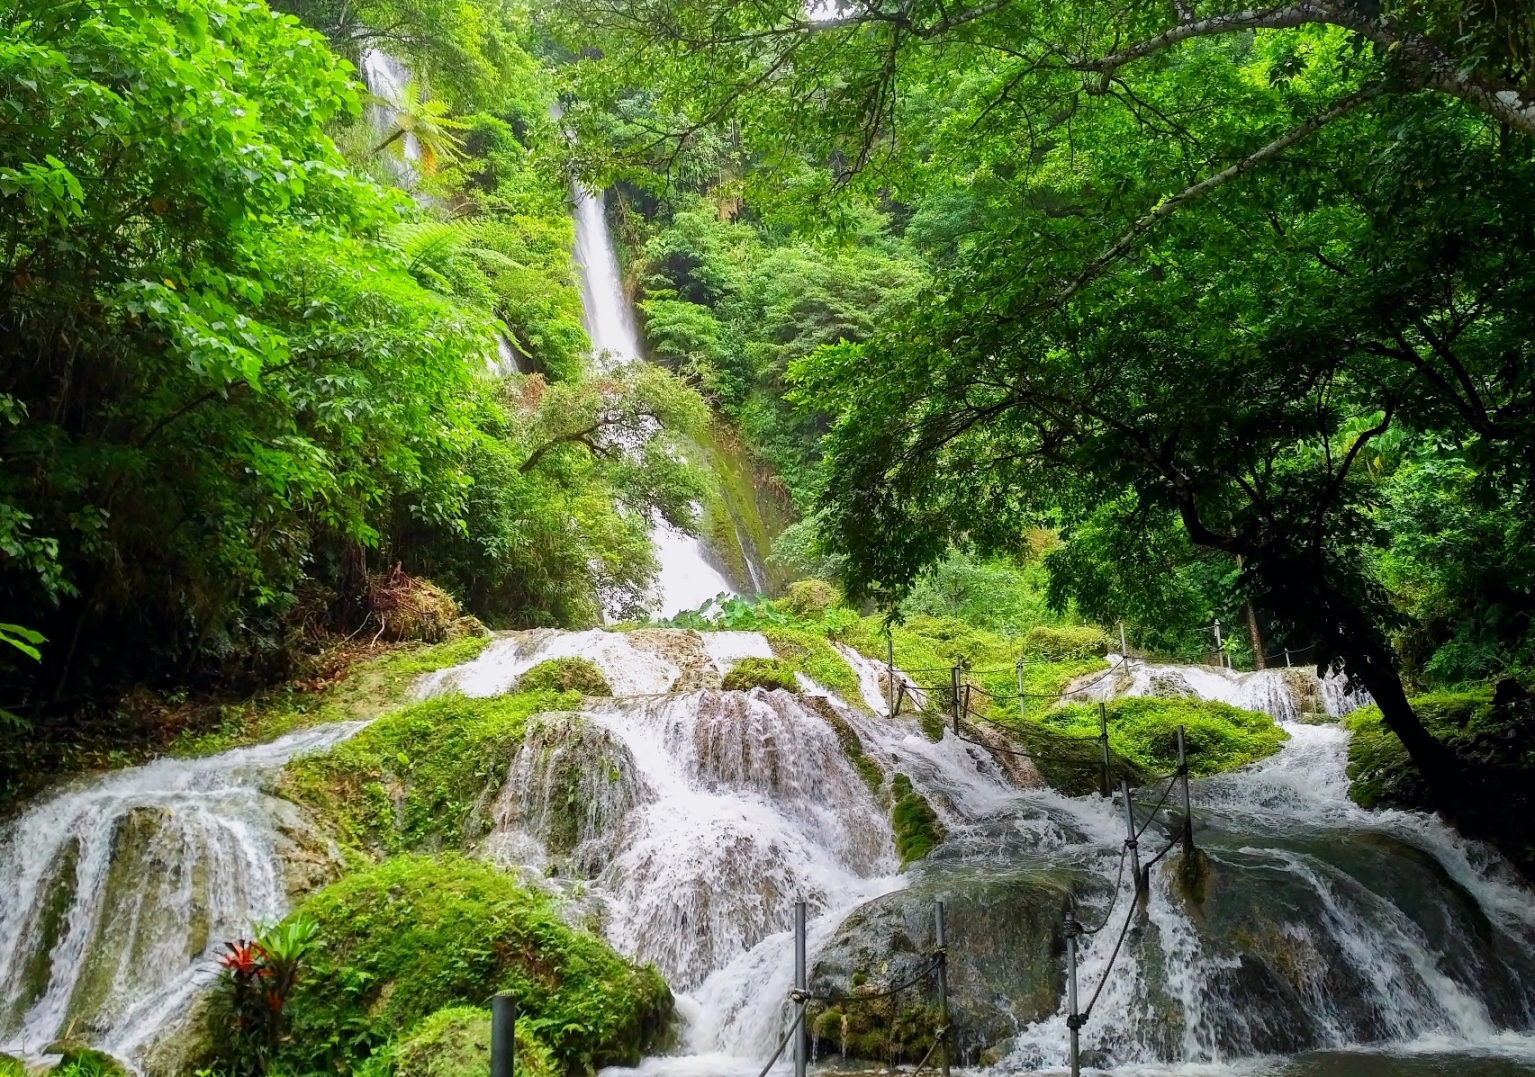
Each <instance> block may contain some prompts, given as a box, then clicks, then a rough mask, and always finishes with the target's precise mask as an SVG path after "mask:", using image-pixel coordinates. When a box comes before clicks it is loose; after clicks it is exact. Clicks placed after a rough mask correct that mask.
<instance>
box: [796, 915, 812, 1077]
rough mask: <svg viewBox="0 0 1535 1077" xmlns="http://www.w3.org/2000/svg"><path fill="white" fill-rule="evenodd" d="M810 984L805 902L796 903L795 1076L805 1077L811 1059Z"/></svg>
mask: <svg viewBox="0 0 1535 1077" xmlns="http://www.w3.org/2000/svg"><path fill="white" fill-rule="evenodd" d="M808 986H809V983H808V981H807V980H806V977H805V903H804V902H803V901H796V902H795V903H794V990H795V993H796V994H797V995H798V996H799V997H798V1003H799V1005H798V1007H797V1008H796V1014H795V1016H796V1017H797V1018H798V1019H799V1023H798V1025H797V1026H796V1027H795V1030H794V1077H805V1064H806V1063H807V1062H809V1061H810V1051H809V1046H810V1045H809V1043H808V1042H807V1039H806V1036H805V1004H806V1001H807V1000H806V998H805V991H806V990H807V988H808Z"/></svg>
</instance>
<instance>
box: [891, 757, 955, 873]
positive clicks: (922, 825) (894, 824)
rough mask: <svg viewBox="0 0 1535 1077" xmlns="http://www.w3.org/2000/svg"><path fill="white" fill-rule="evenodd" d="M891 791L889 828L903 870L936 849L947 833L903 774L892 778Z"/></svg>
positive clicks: (931, 807) (930, 808)
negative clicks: (892, 803)
mask: <svg viewBox="0 0 1535 1077" xmlns="http://www.w3.org/2000/svg"><path fill="white" fill-rule="evenodd" d="M890 791H891V793H892V794H893V795H894V797H895V804H894V805H892V806H891V809H890V829H891V830H892V831H894V833H895V851H896V853H897V854H899V856H900V858H901V867H903V868H904V867H906V865H908V864H912V863H915V862H916V861H918V860H921V859H922V858H923V857H925V856H927V854H928V853H930V852H932V851H933V850H934V849H936V848H938V845H939V843H940V842H942V841H943V839H944V838H945V837H947V836H948V831H947V830H945V829H944V825H943V823H941V822H939V821H938V813H937V812H935V811H934V810H933V806H932V805H931V804H929V803H928V802H927V798H926V797H924V796H923V795H922V794H921V793H919V792H917V791H916V789H915V788H913V787H912V784H911V779H910V778H908V777H907V776H906V775H904V774H897V775H895V777H893V778H891V779H890Z"/></svg>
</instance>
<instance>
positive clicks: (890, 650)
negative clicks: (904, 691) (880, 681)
mask: <svg viewBox="0 0 1535 1077" xmlns="http://www.w3.org/2000/svg"><path fill="white" fill-rule="evenodd" d="M885 694H886V695H888V696H889V697H890V717H892V718H894V717H895V634H894V633H891V634H889V635H887V636H886V637H885Z"/></svg>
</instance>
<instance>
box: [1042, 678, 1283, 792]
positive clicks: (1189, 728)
mask: <svg viewBox="0 0 1535 1077" xmlns="http://www.w3.org/2000/svg"><path fill="white" fill-rule="evenodd" d="M1107 707H1108V722H1109V747H1110V748H1111V749H1112V750H1113V752H1114V753H1115V754H1116V755H1118V756H1120V757H1122V758H1123V759H1125V760H1127V761H1128V762H1129V763H1131V764H1132V765H1133V766H1134V767H1136V768H1138V769H1139V770H1141V771H1144V772H1147V773H1150V774H1167V773H1170V772H1172V771H1173V770H1174V769H1175V768H1176V767H1177V765H1178V727H1179V726H1180V725H1181V726H1183V727H1184V747H1185V749H1186V751H1187V753H1188V761H1189V770H1190V771H1191V772H1192V773H1193V774H1194V775H1196V776H1204V775H1209V774H1220V773H1223V772H1225V771H1228V770H1235V769H1236V768H1238V767H1243V766H1246V765H1247V764H1249V763H1255V762H1257V761H1258V760H1260V759H1265V758H1267V757H1268V756H1271V755H1273V754H1274V753H1275V752H1277V751H1278V750H1279V748H1280V746H1281V745H1283V744H1284V742H1285V741H1287V740H1289V739H1290V735H1289V734H1288V733H1286V732H1285V731H1284V730H1283V729H1280V728H1279V726H1277V725H1276V724H1275V723H1274V719H1273V718H1271V717H1269V716H1268V715H1267V714H1263V713H1260V712H1259V711H1248V710H1242V709H1241V708H1240V707H1233V706H1230V705H1229V704H1226V703H1217V702H1213V701H1210V700H1201V699H1157V698H1152V697H1133V698H1125V699H1115V700H1111V701H1110V702H1109V703H1108V704H1107ZM1039 724H1040V725H1041V727H1042V728H1043V729H1044V730H1045V731H1047V732H1048V733H1051V734H1055V735H1056V736H1055V738H1054V739H1055V740H1056V741H1059V739H1060V736H1061V735H1064V736H1065V737H1067V738H1071V739H1075V740H1078V741H1081V742H1088V741H1091V742H1094V744H1096V743H1097V738H1098V735H1099V733H1098V730H1099V726H1098V706H1097V704H1087V703H1076V704H1072V705H1070V706H1066V707H1057V708H1055V709H1053V710H1050V711H1046V712H1045V714H1044V716H1043V717H1042V718H1041V719H1040V720H1039ZM1064 747H1065V746H1064V745H1063V746H1062V748H1063V750H1064ZM1098 751H1099V754H1098V756H1097V759H1099V760H1101V759H1102V752H1101V749H1099V750H1098ZM1094 780H1095V781H1096V780H1097V777H1096V776H1094Z"/></svg>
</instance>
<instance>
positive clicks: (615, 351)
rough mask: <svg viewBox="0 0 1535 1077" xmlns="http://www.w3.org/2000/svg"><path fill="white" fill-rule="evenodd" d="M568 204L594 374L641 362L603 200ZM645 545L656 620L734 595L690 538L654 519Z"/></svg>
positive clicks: (584, 197)
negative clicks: (652, 563)
mask: <svg viewBox="0 0 1535 1077" xmlns="http://www.w3.org/2000/svg"><path fill="white" fill-rule="evenodd" d="M572 200H573V201H574V203H575V219H576V261H577V262H579V263H580V267H581V306H582V310H583V312H584V318H583V323H584V324H585V326H586V334H587V336H588V337H590V338H591V342H592V352H593V353H594V355H595V356H596V360H597V366H598V369H599V370H612V369H614V368H616V367H619V366H622V365H624V364H625V363H636V362H643V358H644V357H643V353H642V350H641V348H640V340H639V334H638V332H637V331H636V330H635V325H634V310H633V308H632V307H631V306H630V305H629V299H628V296H627V295H625V294H624V284H623V278H622V276H621V275H620V273H619V269H618V256H617V254H615V253H614V250H613V238H612V235H611V233H610V232H609V230H608V221H607V215H606V213H605V212H604V208H603V197H602V195H600V194H595V195H594V194H592V193H590V192H589V191H587V190H586V189H585V188H583V187H581V186H580V185H579V184H577V185H576V187H575V190H574V192H573V195H572ZM696 508H697V506H695V509H696ZM650 544H651V546H652V547H653V548H654V550H655V554H656V560H657V561H659V562H660V566H661V572H660V576H659V578H658V580H657V581H656V597H655V600H654V604H653V607H652V610H651V612H652V613H654V614H656V615H657V616H660V617H672V616H675V615H676V614H678V613H681V612H682V611H684V610H691V609H697V608H698V607H699V606H701V605H703V604H704V603H705V602H707V601H708V600H709V599H711V598H713V597H715V596H716V595H721V594H726V595H734V594H736V589H735V588H734V587H732V586H731V584H730V581H729V580H728V579H727V578H726V577H725V574H724V573H723V572H721V571H720V569H719V567H718V566H717V565H716V564H715V563H714V562H713V561H712V560H711V559H710V558H709V556H708V551H707V550H705V548H704V544H703V542H702V541H700V540H699V539H698V538H697V537H696V536H694V535H689V534H687V533H686V532H684V531H680V530H678V529H677V528H675V527H673V526H672V525H671V524H669V523H667V522H666V521H665V520H662V519H660V518H654V519H652V520H651V522H650Z"/></svg>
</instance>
